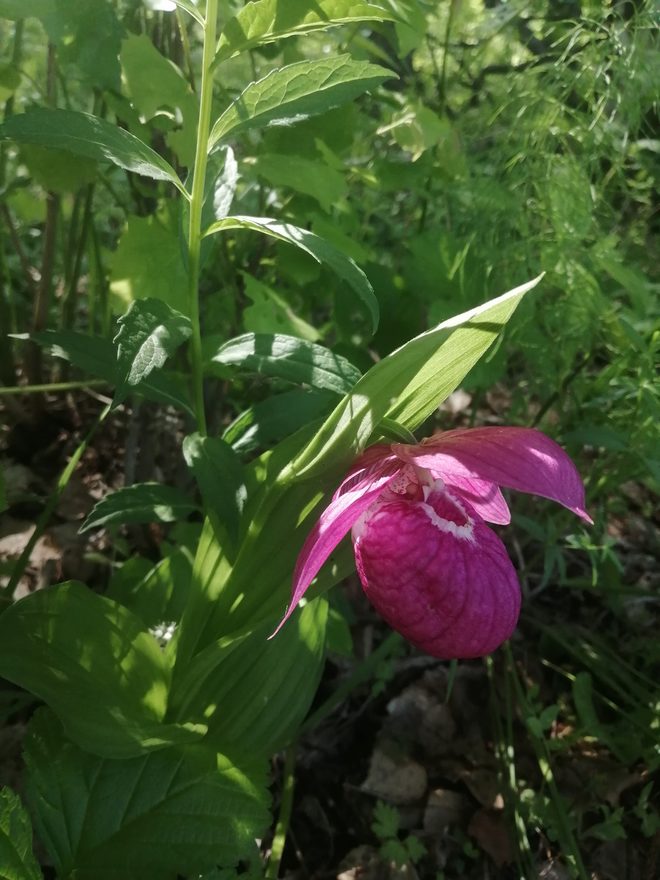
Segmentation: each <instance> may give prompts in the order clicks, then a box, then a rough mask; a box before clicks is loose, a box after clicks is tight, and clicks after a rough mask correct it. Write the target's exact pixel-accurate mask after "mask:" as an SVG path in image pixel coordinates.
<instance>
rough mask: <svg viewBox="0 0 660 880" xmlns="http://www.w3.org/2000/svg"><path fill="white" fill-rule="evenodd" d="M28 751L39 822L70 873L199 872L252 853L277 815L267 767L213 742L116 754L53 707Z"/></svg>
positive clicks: (36, 726)
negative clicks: (272, 811) (106, 754)
mask: <svg viewBox="0 0 660 880" xmlns="http://www.w3.org/2000/svg"><path fill="white" fill-rule="evenodd" d="M25 757H26V763H27V767H28V797H29V799H30V802H31V805H32V810H33V815H34V821H35V826H36V829H37V831H38V833H39V837H40V838H41V840H42V841H43V842H44V844H45V846H46V848H47V850H48V852H49V855H50V857H51V859H52V860H53V862H54V864H55V867H56V869H57V873H58V876H59V877H61V878H73V877H75V878H76V880H120V878H121V880H175V878H176V877H177V876H186V877H197V876H199V875H200V873H202V872H204V871H207V870H210V869H211V868H213V867H215V866H216V865H221V866H223V867H230V866H233V865H234V864H235V863H236V862H238V861H239V860H240V859H242V858H245V857H246V856H248V855H249V854H250V853H251V850H252V849H253V847H254V839H255V838H256V837H260V836H261V835H262V834H263V832H264V830H265V828H266V826H267V825H268V818H269V817H268V810H267V807H268V794H267V791H266V786H265V772H264V771H265V768H264V767H262V766H261V765H256V763H255V765H253V766H251V767H248V768H246V769H247V772H245V771H244V770H242V769H240V768H239V767H236V766H234V765H233V764H232V763H231V762H230V761H229V760H228V759H227V758H225V757H223V756H222V755H218V754H217V753H216V752H215V751H214V750H212V749H210V748H207V747H205V746H203V745H198V746H189V747H187V748H167V749H162V750H160V751H158V752H153V753H151V754H148V755H142V756H140V757H135V758H131V759H128V760H124V761H116V760H107V759H104V758H102V757H97V756H95V755H90V754H88V753H87V752H83V751H81V750H80V749H78V748H76V746H75V745H73V744H72V743H70V742H68V741H67V740H66V739H65V737H64V736H63V735H62V733H61V731H60V730H58V725H57V722H56V720H55V719H53V718H52V717H51V716H50V715H49V713H46V712H43V713H40V714H38V715H37V716H36V718H35V719H34V721H33V722H32V724H31V725H30V730H29V734H28V737H27V743H26V751H25Z"/></svg>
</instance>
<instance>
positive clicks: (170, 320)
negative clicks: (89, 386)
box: [114, 299, 192, 404]
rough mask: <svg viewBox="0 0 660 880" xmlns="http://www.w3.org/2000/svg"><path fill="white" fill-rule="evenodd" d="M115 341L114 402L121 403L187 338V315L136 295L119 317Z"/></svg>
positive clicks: (161, 303)
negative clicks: (117, 369) (116, 364)
mask: <svg viewBox="0 0 660 880" xmlns="http://www.w3.org/2000/svg"><path fill="white" fill-rule="evenodd" d="M117 323H118V324H119V332H118V333H117V335H116V336H115V339H114V342H115V345H116V346H117V362H118V365H119V371H118V382H117V390H116V392H115V403H116V404H117V403H121V401H122V400H124V399H125V398H126V395H127V394H129V393H130V391H131V390H132V388H134V387H135V386H136V385H139V384H140V382H143V381H144V380H145V379H147V377H148V376H149V375H150V374H151V373H152V372H153V371H154V370H158V369H160V368H161V367H162V366H163V364H164V363H165V361H166V360H167V359H168V357H170V356H171V355H172V354H174V352H175V351H176V350H177V348H179V346H180V345H182V344H183V343H184V342H185V341H186V339H188V338H189V337H190V335H191V333H192V325H191V323H190V319H189V318H187V317H186V316H185V315H182V314H181V313H180V312H176V311H175V310H174V309H172V308H170V307H169V306H168V305H167V304H166V303H164V302H163V301H162V300H159V299H139V300H135V301H134V302H132V303H131V305H130V306H129V308H128V311H127V312H126V314H125V315H122V317H121V318H119V319H118V321H117Z"/></svg>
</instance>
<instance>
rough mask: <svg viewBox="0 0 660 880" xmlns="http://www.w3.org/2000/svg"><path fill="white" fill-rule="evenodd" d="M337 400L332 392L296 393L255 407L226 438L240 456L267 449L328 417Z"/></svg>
mask: <svg viewBox="0 0 660 880" xmlns="http://www.w3.org/2000/svg"><path fill="white" fill-rule="evenodd" d="M336 400H337V398H336V396H335V394H334V393H333V392H330V391H302V390H300V389H297V388H296V389H294V390H293V391H285V392H284V394H276V395H274V396H273V397H268V398H267V399H266V400H262V401H261V402H260V403H255V404H254V406H251V407H249V408H248V409H246V410H245V412H242V413H241V414H240V416H238V418H236V419H235V420H234V421H233V422H232V423H231V425H229V427H228V428H227V429H226V431H225V432H224V434H223V435H222V437H223V440H225V441H226V442H227V443H229V444H230V445H231V446H232V448H233V449H234V450H236V452H252V451H253V450H254V449H267V448H268V447H270V446H272V445H273V444H274V443H278V442H279V441H280V440H282V439H283V438H284V437H288V436H289V435H290V434H293V433H294V432H295V431H297V430H298V429H299V428H302V427H303V425H307V424H309V423H310V422H313V421H314V420H315V419H318V418H320V417H321V416H322V415H325V413H327V412H328V411H329V410H330V409H332V407H333V406H334V404H335V402H336Z"/></svg>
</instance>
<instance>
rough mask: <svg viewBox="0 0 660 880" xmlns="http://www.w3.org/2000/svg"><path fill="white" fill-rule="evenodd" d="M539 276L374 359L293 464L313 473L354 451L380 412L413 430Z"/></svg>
mask: <svg viewBox="0 0 660 880" xmlns="http://www.w3.org/2000/svg"><path fill="white" fill-rule="evenodd" d="M540 278H541V276H539V278H535V279H534V280H533V281H529V282H527V284H523V285H521V286H520V287H516V288H515V289H514V290H511V291H509V292H508V293H505V294H503V295H502V296H500V297H497V298H496V299H493V300H490V301H489V302H487V303H484V305H482V306H478V307H477V308H476V309H472V310H471V311H469V312H465V313H464V314H462V315H457V316H456V317H454V318H450V319H449V320H448V321H443V323H442V324H439V325H438V326H437V327H435V328H433V329H432V330H428V331H427V332H426V333H422V334H421V335H420V336H417V337H415V338H414V339H411V340H410V341H409V342H407V343H406V344H405V345H403V346H401V348H399V349H397V350H396V351H394V352H392V354H390V355H388V356H387V357H386V358H383V360H382V361H379V362H378V363H377V364H375V365H374V366H373V367H372V368H371V369H370V370H369V372H368V373H366V374H365V375H364V376H363V377H362V379H361V380H360V381H359V382H358V383H357V385H355V387H354V388H353V389H352V391H351V392H350V393H349V394H347V395H346V397H345V398H344V399H343V400H342V401H341V403H340V404H339V405H338V406H337V407H336V409H335V410H334V412H332V413H331V414H330V416H328V418H327V419H326V421H325V423H324V425H323V426H322V427H321V428H320V429H319V431H318V432H317V434H316V436H315V437H314V439H313V440H312V441H311V442H310V443H309V444H308V445H307V447H306V448H305V449H304V450H303V452H302V453H301V454H300V455H298V456H297V457H296V458H295V459H294V461H293V462H292V464H291V469H290V473H291V474H295V475H297V476H298V477H303V476H304V477H311V476H313V475H314V474H317V473H319V472H322V471H323V470H324V469H326V468H328V467H331V466H332V465H333V464H337V463H339V462H341V461H348V460H350V458H351V457H352V456H353V455H355V454H357V453H358V452H359V451H360V450H361V449H363V448H364V446H365V445H366V444H367V441H368V440H369V438H370V437H371V435H372V433H373V432H374V431H375V430H376V429H377V428H378V424H379V422H380V421H381V419H382V418H383V417H385V416H386V417H388V418H390V419H394V420H395V421H396V422H399V423H400V424H401V425H402V426H403V427H404V428H409V429H411V430H413V429H414V428H417V427H418V426H419V425H420V424H421V423H422V422H423V421H424V419H425V418H427V417H428V416H429V415H430V414H431V413H432V412H433V410H434V409H435V408H436V407H437V406H438V405H439V404H440V403H441V402H442V401H443V400H444V399H445V398H446V397H447V396H448V395H449V394H451V392H452V391H453V390H454V389H455V388H456V387H457V386H458V385H459V383H460V382H461V380H462V379H463V377H464V376H465V375H467V373H468V371H469V370H470V369H471V368H472V367H473V366H474V364H476V362H477V361H478V360H479V358H480V357H481V356H482V355H483V354H484V353H485V352H486V351H487V349H488V348H489V347H490V346H491V345H492V343H493V342H494V341H495V339H496V338H497V336H498V334H499V333H500V331H501V330H502V328H503V327H504V325H505V324H506V323H507V321H508V320H509V318H510V317H511V315H512V314H513V312H514V311H515V309H516V306H517V305H518V303H519V302H520V300H521V299H522V298H523V296H524V295H525V294H526V293H527V291H529V290H531V289H532V288H533V287H535V286H536V284H538V282H539V281H540Z"/></svg>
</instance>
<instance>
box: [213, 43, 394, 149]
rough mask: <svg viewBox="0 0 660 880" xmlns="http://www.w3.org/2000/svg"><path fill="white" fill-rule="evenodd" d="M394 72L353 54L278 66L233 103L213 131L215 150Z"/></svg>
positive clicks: (348, 97)
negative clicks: (222, 143) (224, 142)
mask: <svg viewBox="0 0 660 880" xmlns="http://www.w3.org/2000/svg"><path fill="white" fill-rule="evenodd" d="M393 76H394V74H393V73H392V72H391V71H389V70H386V69H385V68H384V67H378V66H377V65H376V64H370V63H369V62H367V61H354V60H353V59H352V58H351V56H350V55H338V56H335V57H331V58H320V59H315V60H314V61H298V62H296V63H295V64H288V65H287V66H286V67H280V68H277V69H275V70H272V71H271V72H270V73H269V74H267V75H266V76H265V77H264V78H263V79H260V80H258V81H257V82H253V83H250V85H249V86H247V88H246V89H245V90H244V91H243V92H242V93H241V95H240V96H239V97H238V98H237V99H236V100H235V101H234V102H233V103H232V104H230V105H229V107H227V109H226V110H225V112H224V113H223V114H222V115H221V116H220V118H219V119H218V120H217V122H216V123H215V125H214V126H213V128H212V130H211V134H210V137H209V151H210V150H212V149H213V148H214V147H215V146H216V144H218V143H219V142H220V141H221V140H224V139H225V138H227V136H228V135H230V134H232V135H234V136H235V135H237V134H239V132H243V131H248V130H249V129H253V128H263V127H264V126H266V125H270V124H273V123H276V122H277V123H279V124H280V125H284V124H286V125H290V124H291V123H292V122H296V121H300V120H302V119H306V118H307V117H309V116H313V115H314V114H316V113H323V112H324V111H325V110H330V109H331V108H332V107H337V106H338V105H339V104H345V103H346V102H348V101H352V100H353V99H354V98H356V97H357V96H358V95H361V94H362V93H363V92H366V91H367V90H368V89H370V88H372V87H373V86H377V85H379V83H381V82H382V81H383V80H385V79H391V78H392V77H393Z"/></svg>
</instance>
